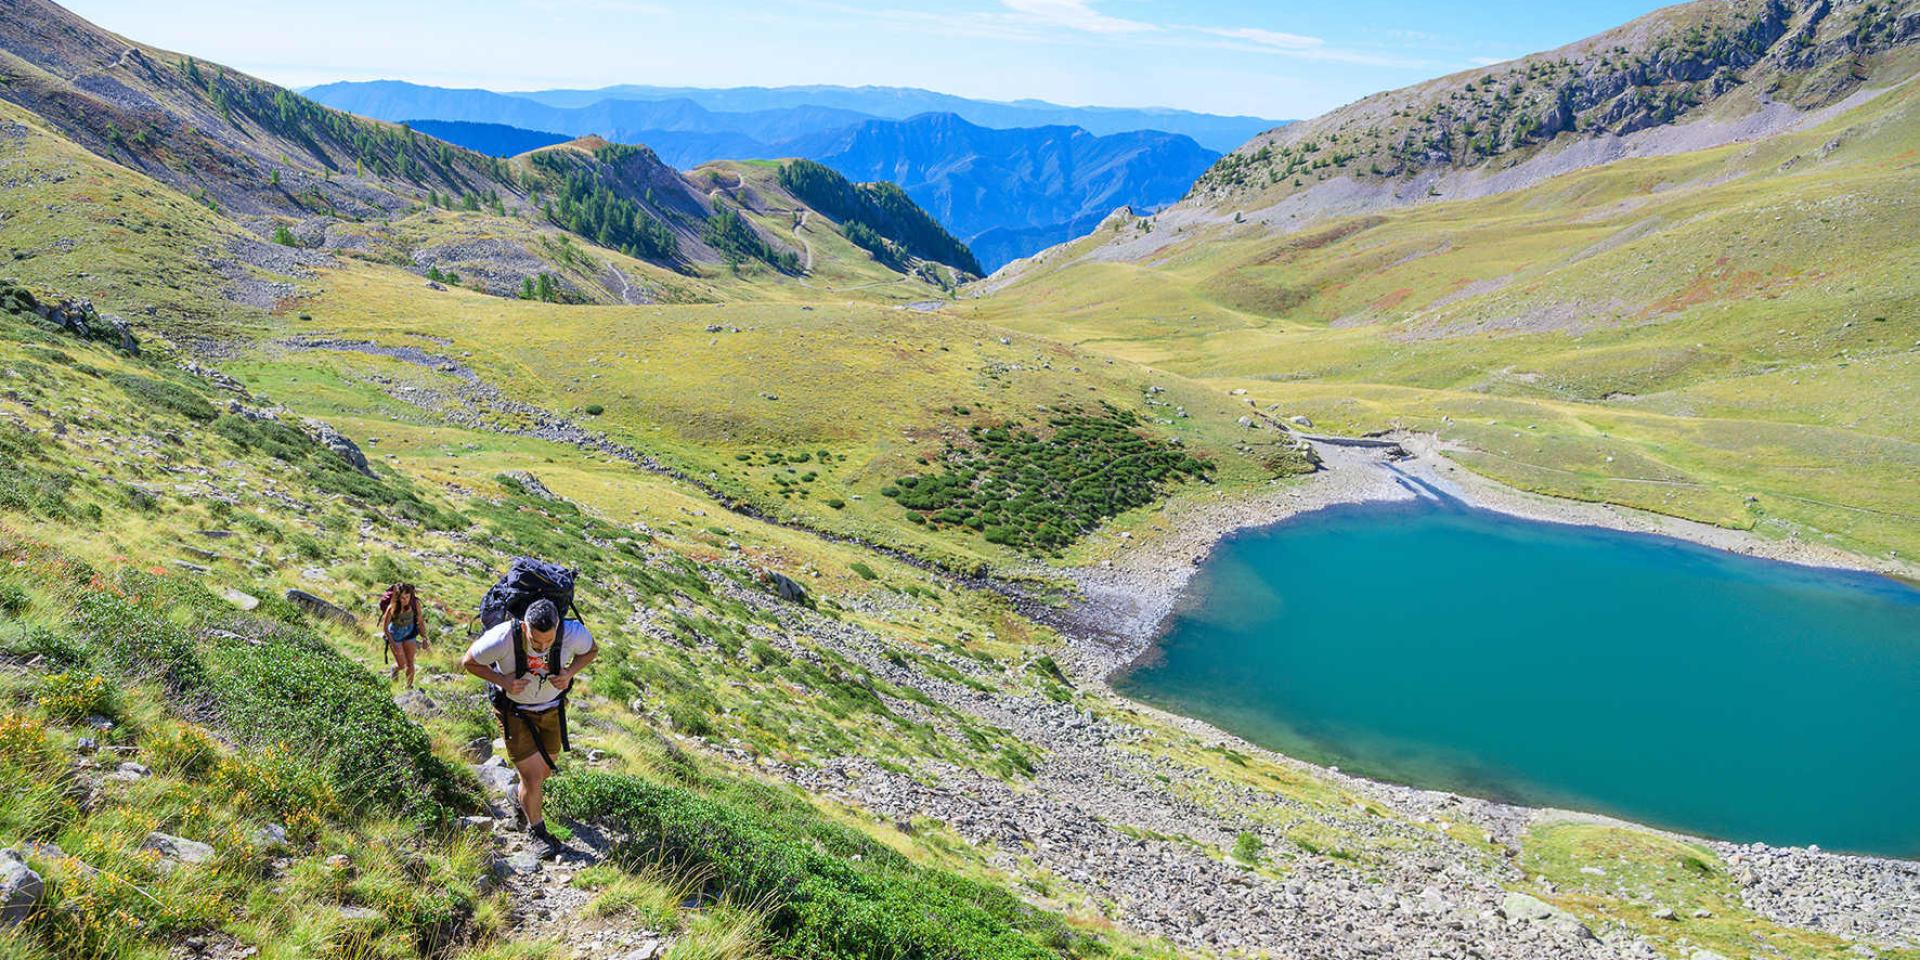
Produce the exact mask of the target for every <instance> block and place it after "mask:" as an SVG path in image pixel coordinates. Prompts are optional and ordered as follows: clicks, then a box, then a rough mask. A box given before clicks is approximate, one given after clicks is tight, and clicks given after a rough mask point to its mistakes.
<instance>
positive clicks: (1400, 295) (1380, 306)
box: [1373, 287, 1413, 310]
mask: <svg viewBox="0 0 1920 960" xmlns="http://www.w3.org/2000/svg"><path fill="white" fill-rule="evenodd" d="M1411 296H1413V289H1412V288H1411V287H1401V288H1400V289H1398V290H1395V291H1393V292H1392V293H1389V294H1387V295H1386V296H1384V297H1381V298H1380V299H1378V300H1375V301H1374V302H1373V308H1374V309H1375V310H1392V309H1393V308H1394V307H1397V306H1399V305H1401V304H1402V303H1405V302H1406V300H1407V298H1408V297H1411Z"/></svg>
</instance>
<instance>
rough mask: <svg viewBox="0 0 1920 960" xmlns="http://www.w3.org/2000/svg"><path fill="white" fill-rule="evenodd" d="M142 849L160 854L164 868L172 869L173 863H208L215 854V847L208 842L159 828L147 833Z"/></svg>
mask: <svg viewBox="0 0 1920 960" xmlns="http://www.w3.org/2000/svg"><path fill="white" fill-rule="evenodd" d="M140 849H142V850H152V851H154V852H156V853H158V854H160V856H161V858H162V859H161V869H162V870H171V869H172V865H173V864H178V863H189V864H198V863H206V862H207V861H209V860H212V859H213V856H214V850H213V847H211V846H208V845H207V844H204V843H201V842H200V841H198V840H188V839H187V838H186V837H176V836H174V835H173V834H170V833H161V832H160V831H158V830H156V831H154V832H152V833H149V834H147V839H146V842H145V843H142V844H141V845H140Z"/></svg>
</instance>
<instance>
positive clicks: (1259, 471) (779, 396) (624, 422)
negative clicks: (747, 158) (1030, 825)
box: [232, 264, 1279, 566]
mask: <svg viewBox="0 0 1920 960" xmlns="http://www.w3.org/2000/svg"><path fill="white" fill-rule="evenodd" d="M319 285H320V286H322V287H324V288H325V293H324V294H322V295H320V296H318V297H315V298H313V299H311V300H309V301H306V302H304V303H303V304H302V306H301V307H300V308H299V311H298V313H299V317H305V318H308V319H300V318H298V317H295V316H291V315H283V317H282V323H281V325H280V327H279V331H278V332H279V333H281V334H283V335H326V336H342V337H347V338H352V339H358V340H369V341H374V342H378V343H380V344H382V345H385V346H415V347H419V348H421V349H423V350H425V351H427V352H429V353H432V354H435V355H438V356H444V357H447V358H450V359H453V360H456V361H457V362H459V363H461V364H464V365H466V366H468V367H470V368H472V369H473V370H475V371H476V372H477V373H478V374H479V375H480V376H481V377H482V378H483V379H485V380H486V381H487V382H489V383H491V384H494V385H496V386H498V387H499V388H500V389H501V390H503V391H505V392H506V393H507V394H508V395H510V396H512V397H514V398H516V399H520V400H524V401H527V402H532V403H535V404H539V405H541V406H543V407H546V408H548V409H551V410H555V411H559V412H562V413H566V414H570V415H571V416H573V418H574V419H575V420H576V421H577V422H579V423H581V424H582V425H585V426H588V427H590V428H592V429H595V430H599V431H603V432H605V433H606V434H608V435H609V436H611V437H613V438H614V439H616V440H619V441H621V442H623V443H626V444H628V445H629V446H631V447H633V448H635V449H637V450H640V451H642V452H644V453H647V454H649V455H652V456H655V457H657V458H659V459H661V460H662V461H664V462H666V463H668V464H671V465H673V466H675V467H677V468H680V469H683V470H685V471H686V472H688V473H689V474H692V475H695V476H697V477H700V478H702V479H703V480H704V482H706V483H707V484H708V485H710V486H712V487H714V488H716V489H718V490H721V491H724V492H725V493H727V494H729V495H733V496H737V497H741V498H743V499H747V500H749V501H752V502H754V503H756V504H758V505H760V506H761V507H762V508H764V509H767V510H769V511H771V512H773V513H774V514H776V515H785V516H794V517H799V518H804V519H805V520H806V521H807V522H808V523H809V524H811V525H815V526H821V527H826V528H830V529H832V530H835V531H837V532H842V533H850V534H855V535H859V536H862V537H866V538H868V539H872V540H877V541H880V542H884V543H890V544H898V545H902V546H905V547H908V548H910V549H913V550H915V551H916V552H921V553H924V554H926V555H929V556H934V557H937V558H940V559H942V560H945V561H948V562H950V563H952V564H954V565H960V566H972V565H974V564H976V563H979V562H1003V561H1007V560H1010V559H1014V558H1013V557H1012V556H1011V555H1010V554H1009V553H1008V552H1007V551H1006V550H1004V549H1003V548H999V547H994V546H992V545H989V544H987V543H985V541H984V540H982V539H981V538H980V537H978V536H977V535H969V534H961V533H953V532H948V533H938V532H932V531H929V530H926V529H924V528H919V527H916V526H913V525H909V524H908V523H906V522H905V515H904V511H902V510H900V509H899V508H898V507H896V506H894V505H893V504H892V503H890V502H889V501H887V500H886V499H884V498H882V497H881V496H880V495H879V491H880V490H881V488H883V487H885V486H887V485H888V484H889V483H890V482H892V481H893V480H894V479H895V478H897V477H899V476H901V475H903V474H906V473H910V472H915V471H918V470H924V469H925V468H926V466H925V464H922V463H920V462H919V458H921V457H923V456H928V457H932V456H937V455H939V454H940V452H941V451H942V449H943V448H944V446H945V444H946V443H947V442H948V441H949V440H953V439H958V438H961V437H963V435H964V433H965V431H966V430H967V428H968V427H970V426H972V425H975V424H982V423H986V424H991V423H997V422H1001V421H1003V420H1019V421H1022V422H1027V423H1044V422H1045V421H1046V419H1047V418H1048V417H1049V416H1050V415H1051V411H1055V410H1076V409H1077V410H1095V411H1097V410H1098V409H1099V405H1100V404H1102V403H1111V404H1113V405H1114V406H1116V407H1118V408H1121V409H1127V410H1134V411H1139V412H1141V413H1143V414H1144V415H1145V416H1146V417H1148V418H1149V420H1150V423H1149V430H1150V431H1152V432H1154V433H1156V434H1158V435H1160V436H1164V437H1169V438H1178V439H1179V440H1180V441H1181V442H1183V443H1185V444H1187V445H1188V446H1189V447H1190V448H1192V449H1195V450H1197V451H1199V452H1200V453H1201V454H1202V455H1204V456H1207V457H1209V458H1210V459H1213V460H1214V461H1215V462H1216V463H1217V464H1218V466H1219V471H1218V477H1219V479H1220V481H1221V482H1222V483H1223V484H1227V485H1240V484H1245V483H1252V482H1261V481H1264V480H1265V479H1267V478H1270V477H1271V476H1272V475H1273V474H1272V472H1271V469H1270V468H1269V467H1267V466H1266V465H1264V464H1263V462H1262V461H1263V460H1264V459H1265V457H1266V456H1267V455H1269V454H1270V453H1272V452H1273V451H1274V445H1275V444H1276V443H1277V442H1278V441H1279V436H1278V434H1277V432H1276V431H1272V430H1266V431H1248V430H1246V429H1245V428H1244V427H1241V426H1240V425H1238V424H1237V423H1236V419H1237V418H1238V417H1239V416H1241V415H1242V414H1243V413H1244V412H1245V410H1246V407H1245V401H1244V400H1240V399H1236V398H1233V397H1230V396H1228V395H1227V394H1226V393H1225V392H1224V391H1217V390H1213V389H1208V388H1202V387H1197V386H1195V385H1193V384H1190V383H1187V382H1185V381H1184V380H1183V379H1182V378H1180V377H1177V376H1171V375H1167V374H1164V373H1160V372H1157V371H1152V370H1147V369H1143V368H1141V367H1138V366H1135V365H1133V364H1128V363H1123V362H1118V361H1113V360H1111V359H1109V358H1103V357H1100V356H1098V355H1096V354H1092V353H1088V352H1085V351H1081V350H1077V349H1074V348H1071V347H1067V346H1064V345H1062V344H1060V343H1058V342H1055V341H1053V340H1050V339H1046V338H1040V337H1033V336H1020V337H1006V335H1005V334H1004V332H1003V331H1001V330H999V329H996V328H993V327H989V326H985V325H981V324H979V323H976V322H972V321H968V320H964V319H956V318H953V317H949V316H946V315H944V314H938V313H936V314H921V313H917V312H913V311H904V310H893V309H886V308H882V307H877V306H872V305H839V306H827V305H821V306H818V307H811V306H807V305H776V304H711V305H686V306H661V307H648V308H594V309H590V310H583V309H578V308H568V307H560V306H554V305H549V304H539V303H530V302H520V301H505V300H499V299H496V298H490V297H485V296H482V295H479V294H475V293H471V292H467V291H447V292H444V293H437V292H434V291H428V290H425V289H424V287H422V286H421V285H419V284H418V283H417V282H416V281H415V280H414V278H412V277H411V276H409V275H406V274H402V273H399V272H396V271H391V270H387V269H385V268H380V267H375V266H372V265H365V264H362V265H355V266H353V267H352V268H350V269H343V270H337V271H328V272H326V273H325V274H324V275H323V279H322V281H321V282H320V284H319ZM710 327H719V328H720V330H719V331H718V332H713V331H710V329H709V328H710ZM736 330H737V331H738V332H735V331H736ZM1003 338H1004V339H1005V340H1006V341H1007V342H1002V341H1003ZM232 366H233V369H235V370H236V371H238V372H240V373H242V374H243V375H244V376H245V377H246V378H247V379H248V380H249V382H252V383H254V384H256V385H257V386H259V387H260V388H261V389H262V390H263V391H264V392H266V393H267V394H268V395H270V396H276V397H280V396H287V397H298V398H300V401H299V402H300V403H301V404H302V405H303V408H305V409H315V410H323V409H324V410H329V411H331V412H333V413H336V414H339V415H344V416H348V417H361V418H363V419H366V420H375V419H379V420H384V419H387V418H391V417H395V416H398V417H401V418H402V422H426V421H427V420H429V419H431V417H429V416H428V415H427V414H424V413H422V412H420V411H417V410H416V411H407V410H402V409H399V408H400V407H402V406H405V405H403V404H396V403H395V402H394V401H392V400H390V399H388V398H387V397H386V396H384V395H383V392H382V390H381V388H380V387H379V386H377V385H376V384H374V383H372V382H370V381H369V379H368V378H369V377H370V376H374V375H377V376H379V377H382V378H387V379H390V380H396V381H401V382H404V383H408V384H413V385H417V386H422V387H429V388H432V389H436V390H439V391H442V392H446V391H450V390H453V389H455V388H457V387H459V386H460V381H459V380H458V379H457V377H455V376H453V375H451V374H447V373H441V372H436V371H433V370H430V369H426V368H423V367H418V366H410V365H408V364H405V363H402V362H400V361H395V360H389V359H385V358H381V357H372V356H368V355H365V354H360V353H353V352H338V351H282V350H278V349H277V348H273V347H270V346H269V347H262V348H261V349H259V350H257V351H255V352H254V353H253V354H251V355H249V356H247V357H245V358H243V359H242V360H241V361H239V362H237V363H235V364H233V365H232ZM1153 387H1160V388H1161V390H1162V391H1163V392H1161V393H1150V392H1149V391H1150V390H1151V388H1153ZM1149 400H1151V401H1152V403H1153V404H1156V405H1149V403H1148V401H1149ZM594 408H598V409H599V413H598V415H593V414H591V413H590V412H589V411H591V410H593V409H594ZM1179 408H1184V409H1185V410H1186V411H1187V412H1188V414H1189V415H1188V416H1187V417H1184V418H1182V417H1179V416H1177V410H1178V409H1179ZM369 429H372V426H371V424H369ZM1242 443H1246V444H1251V446H1249V447H1248V448H1246V450H1244V451H1242V450H1240V449H1237V448H1236V447H1237V445H1238V444H1242ZM823 450H824V451H826V452H827V453H828V456H829V457H830V458H831V459H830V460H828V461H826V462H821V461H820V460H819V459H818V455H819V453H820V451H823ZM771 452H780V453H782V454H785V455H788V456H792V455H796V454H807V455H808V456H809V457H812V458H814V460H813V462H811V463H810V464H809V465H808V466H806V467H805V468H804V469H793V468H792V467H790V466H788V465H769V464H767V463H766V459H765V455H766V454H768V453H771ZM743 455H744V456H747V457H752V458H754V459H753V460H751V461H743V460H741V459H739V457H741V456H743ZM789 473H791V474H792V476H788V475H787V474H789ZM803 473H813V474H815V479H814V480H812V481H809V482H805V483H801V482H800V480H801V477H800V475H801V474H803ZM776 475H778V476H779V477H780V478H782V479H787V480H788V481H789V484H788V485H786V486H787V488H788V489H789V490H794V491H804V496H802V495H799V494H797V493H790V494H789V495H788V496H785V497H782V496H781V492H782V485H781V484H778V483H776V482H775V477H776ZM835 500H837V501H839V505H838V506H834V505H832V504H831V503H830V502H829V501H835Z"/></svg>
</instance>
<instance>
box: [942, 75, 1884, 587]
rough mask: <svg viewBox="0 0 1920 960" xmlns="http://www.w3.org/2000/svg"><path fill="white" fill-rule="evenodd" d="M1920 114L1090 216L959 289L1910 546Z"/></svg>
mask: <svg viewBox="0 0 1920 960" xmlns="http://www.w3.org/2000/svg"><path fill="white" fill-rule="evenodd" d="M1917 111H1920V90H1917V89H1916V88H1915V87H1914V86H1913V85H1912V84H1911V83H1908V84H1904V85H1902V86H1899V87H1897V88H1895V89H1893V90H1891V91H1889V92H1887V93H1885V94H1883V95H1881V96H1879V97H1878V98H1876V99H1874V100H1872V101H1871V102H1869V103H1867V104H1865V105H1863V106H1861V107H1859V108H1857V109H1854V110H1852V111H1850V112H1847V113H1845V114H1843V115H1841V116H1839V117H1837V118H1835V119H1833V120H1831V121H1829V122H1828V123H1826V124H1824V125H1821V126H1819V127H1817V128H1814V129H1810V130H1807V131H1805V132H1801V133H1796V134H1792V135H1787V136H1780V137H1775V138H1771V139H1768V140H1765V141H1761V142H1758V143H1754V144H1748V145H1744V146H1732V147H1722V148H1718V149H1714V150H1707V151H1699V152H1693V153H1683V154H1679V155H1675V156H1669V157H1662V158H1657V159H1646V160H1628V161H1620V162H1617V163H1614V164H1611V165H1608V166H1605V167H1599V168H1594V169H1590V170H1584V171H1579V172H1575V173H1571V174H1567V175H1564V176H1561V177H1558V178H1555V179H1552V180H1548V181H1546V182H1543V183H1541V184H1539V185H1537V186H1534V187H1531V188H1529V189H1526V190H1521V191H1517V192H1513V193H1510V194H1506V195H1503V196H1497V197H1491V198H1486V199H1481V200H1473V201H1460V202H1454V203H1442V204H1436V205H1432V206H1423V207H1419V208H1414V209H1409V210H1403V211H1398V212H1392V213H1385V214H1378V215H1373V216H1366V217H1350V218H1342V219H1330V220H1327V221H1325V222H1322V223H1318V224H1309V225H1307V226H1305V227H1304V228H1303V229H1300V230H1298V231H1297V232H1293V233H1289V234H1285V235H1281V236H1270V235H1266V234H1265V232H1264V231H1263V230H1260V229H1258V228H1255V227H1253V226H1252V225H1246V226H1237V225H1233V224H1230V223H1229V224H1222V225H1219V226H1217V227H1213V228H1196V229H1194V230H1193V231H1191V232H1189V233H1186V234H1183V235H1182V236H1181V237H1179V238H1178V239H1177V240H1175V241H1174V242H1173V243H1172V244H1171V245H1170V246H1168V247H1167V248H1165V249H1163V250H1162V251H1160V252H1159V253H1158V254H1156V259H1155V260H1154V261H1153V262H1151V263H1136V262H1128V261H1124V260H1117V261H1110V260H1103V259H1100V258H1099V257H1098V256H1096V255H1089V254H1097V253H1098V251H1100V250H1101V249H1102V245H1101V238H1099V237H1095V238H1090V239H1088V240H1085V241H1081V242H1080V243H1079V244H1078V245H1076V246H1075V247H1072V248H1067V249H1065V250H1061V251H1057V252H1055V253H1054V254H1052V255H1051V256H1050V265H1049V267H1048V268H1046V269H1043V270H1040V271H1036V272H1035V273H1033V274H1031V275H1028V276H1024V277H1020V278H1017V279H1015V280H1014V281H1013V283H1012V284H1011V285H1010V286H1008V287H1007V288H1006V289H1005V290H1003V291H1001V292H999V293H997V294H994V295H991V296H988V297H986V298H984V299H981V300H979V301H976V302H974V304H973V306H972V308H971V310H970V313H971V314H972V315H975V316H978V317H980V318H981V319H984V320H987V321H990V322H994V323H1000V324H1004V325H1008V326H1012V327H1016V328H1019V329H1025V330H1030V331H1036V332H1039V331H1045V332H1047V333H1049V334H1051V335H1055V336H1060V337H1063V338H1066V339H1068V340H1070V341H1073V342H1076V343H1079V344H1081V345H1082V346H1084V347H1087V348H1089V349H1098V350H1102V351H1107V352H1111V353H1114V354H1116V355H1120V356H1125V357H1128V358H1130V359H1133V360H1136V361H1140V362H1144V363H1149V364H1152V365H1155V366H1158V367H1161V368H1164V369H1168V370H1172V371H1175V372H1178V373H1181V374H1184V375H1187V376H1191V377H1196V378H1202V379H1205V380H1207V381H1210V382H1214V383H1216V384H1219V385H1222V386H1241V387H1246V388H1248V389H1249V390H1251V391H1252V393H1253V396H1254V397H1255V398H1256V399H1257V400H1259V401H1260V403H1261V405H1262V406H1265V405H1268V404H1279V405H1280V406H1281V407H1282V408H1284V411H1285V412H1287V413H1290V414H1293V413H1298V414H1304V415H1308V416H1310V417H1311V418H1312V419H1313V420H1314V421H1315V422H1316V423H1317V424H1318V425H1319V426H1320V427H1322V428H1324V429H1328V430H1335V431H1351V432H1361V431H1371V430H1382V429H1387V428H1390V427H1394V426H1401V427H1406V428H1412V429H1421V430H1430V431H1436V432H1438V433H1439V434H1440V435H1441V436H1442V438H1444V439H1446V440H1449V441H1452V442H1454V443H1456V444H1457V445H1458V448H1459V449H1458V450H1457V452H1456V453H1455V454H1454V455H1455V456H1456V457H1457V458H1458V459H1459V460H1460V461H1461V462H1463V463H1465V464H1467V465H1468V466H1471V467H1472V468H1474V469H1475V470H1478V471H1480V472H1483V473H1485V474H1488V475H1490V476H1493V477H1495V478H1497V479H1500V480H1503V481H1506V482H1509V483H1513V484H1515V485H1518V486H1521V487H1525V488H1528V489H1533V490H1538V491H1541V492H1545V493H1551V494H1556V495H1560V496H1570V497H1577V498H1581V499H1590V500H1606V501H1610V502H1615V503H1622V504H1627V505H1631V506H1637V507H1642V508H1646V509H1650V510H1655V511H1659V512H1663V513H1670V514H1675V515H1679V516H1684V517H1690V518H1694V519H1699V520H1705V521H1708V522H1713V523H1718V524H1722V525H1727V526H1735V527H1752V528H1754V529H1757V530H1759V531H1761V532H1763V533H1766V534H1769V535H1773V536H1799V537H1803V538H1817V539H1822V540H1827V541H1830V542H1833V543H1835V544H1838V545H1840V546H1843V547H1846V548H1848V549H1851V550H1854V551H1857V552H1861V553H1869V554H1874V555H1885V554H1887V553H1888V552H1889V551H1898V552H1899V554H1900V555H1902V556H1909V557H1910V556H1913V555H1914V554H1915V552H1916V551H1920V499H1916V496H1917V495H1920V490H1916V488H1915V487H1914V485H1913V484H1911V483H1910V482H1907V479H1908V478H1910V477H1912V476H1913V475H1914V470H1915V467H1916V465H1920V445H1917V444H1920V422H1917V421H1916V420H1915V419H1914V415H1913V410H1914V406H1913V400H1914V399H1915V396H1916V391H1917V390H1920V375H1917V374H1920V370H1917V369H1916V363H1917V362H1920V359H1917V356H1920V355H1917V354H1916V350H1920V312H1916V310H1915V306H1914V305H1915V304H1916V303H1917V302H1920V299H1917V298H1920V290H1916V289H1915V283H1916V277H1920V269H1916V268H1917V267H1920V263H1917V262H1916V259H1915V257H1916V252H1915V249H1914V247H1913V245H1912V244H1911V243H1910V242H1909V238H1911V237H1912V236H1913V235H1914V233H1915V230H1916V225H1920V207H1916V206H1915V203H1914V196H1915V195H1916V194H1915V185H1916V182H1920V176H1917V174H1920V153H1917V152H1916V151H1917V150H1920V112H1917ZM1110 229H1111V230H1113V231H1119V232H1124V231H1128V230H1136V229H1138V228H1137V227H1136V226H1135V225H1133V224H1116V225H1113V226H1112V227H1111V228H1110Z"/></svg>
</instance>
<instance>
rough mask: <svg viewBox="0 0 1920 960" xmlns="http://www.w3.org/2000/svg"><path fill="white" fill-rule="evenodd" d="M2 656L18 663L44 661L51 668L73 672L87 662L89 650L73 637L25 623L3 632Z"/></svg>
mask: <svg viewBox="0 0 1920 960" xmlns="http://www.w3.org/2000/svg"><path fill="white" fill-rule="evenodd" d="M0 653H5V654H6V655H7V656H10V657H13V658H15V659H18V660H32V659H33V658H35V657H39V658H41V659H42V660H43V661H45V662H46V663H47V665H48V666H51V667H54V668H56V669H61V670H65V669H69V668H72V667H77V666H80V665H82V664H85V663H86V662H87V650H86V647H85V646H84V645H82V644H81V643H80V642H79V641H78V640H75V639H74V638H73V637H72V636H71V635H70V634H65V633H61V632H60V631H58V630H50V629H48V628H46V627H43V626H40V625H39V624H37V623H22V624H18V625H16V626H14V627H13V628H12V629H7V630H0Z"/></svg>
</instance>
